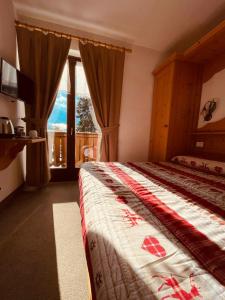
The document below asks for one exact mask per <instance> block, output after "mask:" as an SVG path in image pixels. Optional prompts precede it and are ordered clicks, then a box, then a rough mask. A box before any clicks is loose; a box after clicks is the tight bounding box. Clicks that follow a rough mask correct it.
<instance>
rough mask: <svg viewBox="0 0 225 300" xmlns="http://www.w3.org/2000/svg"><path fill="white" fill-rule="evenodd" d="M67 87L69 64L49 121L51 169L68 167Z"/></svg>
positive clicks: (64, 71) (65, 68)
mask: <svg viewBox="0 0 225 300" xmlns="http://www.w3.org/2000/svg"><path fill="white" fill-rule="evenodd" d="M67 86H68V63H66V64H65V67H64V70H63V74H62V78H61V81H60V85H59V89H58V93H57V97H56V101H55V104H54V107H53V110H52V113H51V115H50V117H49V119H48V149H49V164H50V168H66V167H67V93H68V92H67Z"/></svg>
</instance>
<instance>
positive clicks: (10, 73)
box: [0, 58, 35, 103]
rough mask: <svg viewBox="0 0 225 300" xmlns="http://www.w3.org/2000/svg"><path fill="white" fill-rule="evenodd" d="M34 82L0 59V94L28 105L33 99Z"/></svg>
mask: <svg viewBox="0 0 225 300" xmlns="http://www.w3.org/2000/svg"><path fill="white" fill-rule="evenodd" d="M34 89H35V86H34V82H33V81H32V80H31V79H30V78H28V77H27V76H25V75H24V74H23V73H22V72H20V71H19V70H17V69H16V68H15V67H14V66H12V65H11V64H9V63H8V62H7V61H6V60H4V59H3V58H1V62H0V92H1V93H2V94H5V95H7V96H10V97H12V98H14V99H19V100H22V101H24V102H26V103H30V102H31V101H32V100H33V99H34Z"/></svg>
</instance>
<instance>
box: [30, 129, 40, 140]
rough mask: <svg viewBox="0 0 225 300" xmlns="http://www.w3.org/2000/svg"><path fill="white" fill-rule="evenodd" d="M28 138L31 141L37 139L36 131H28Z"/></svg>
mask: <svg viewBox="0 0 225 300" xmlns="http://www.w3.org/2000/svg"><path fill="white" fill-rule="evenodd" d="M29 137H30V138H32V139H35V138H37V137H38V133H37V130H30V131H29Z"/></svg>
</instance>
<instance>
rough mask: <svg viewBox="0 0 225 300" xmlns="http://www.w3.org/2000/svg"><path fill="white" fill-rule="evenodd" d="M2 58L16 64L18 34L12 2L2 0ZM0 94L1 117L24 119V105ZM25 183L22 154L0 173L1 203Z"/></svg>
mask: <svg viewBox="0 0 225 300" xmlns="http://www.w3.org/2000/svg"><path fill="white" fill-rule="evenodd" d="M0 56H1V57H4V58H5V59H6V60H8V61H9V62H10V63H11V64H13V65H15V64H16V33H15V28H14V11H13V7H12V3H11V1H10V0H0ZM9 100H10V98H8V97H6V96H3V95H1V94H0V116H8V117H9V118H11V119H12V121H13V122H14V123H17V121H18V118H19V117H24V105H23V103H19V101H17V102H14V103H12V102H10V101H9ZM23 181H24V167H23V158H22V154H20V155H19V156H18V157H17V159H16V160H14V161H13V162H12V164H11V165H10V166H9V167H8V168H7V169H5V170H2V171H0V187H1V190H0V201H2V200H3V199H4V198H5V197H7V196H8V195H9V194H10V193H11V192H13V191H14V190H15V189H16V188H17V187H18V186H20V185H21V184H22V183H23Z"/></svg>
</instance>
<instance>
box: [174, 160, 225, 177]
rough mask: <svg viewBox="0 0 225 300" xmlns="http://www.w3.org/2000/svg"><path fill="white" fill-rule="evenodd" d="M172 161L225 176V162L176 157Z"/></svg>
mask: <svg viewBox="0 0 225 300" xmlns="http://www.w3.org/2000/svg"><path fill="white" fill-rule="evenodd" d="M171 161H172V162H175V163H178V164H179V165H183V166H186V167H189V168H192V169H197V170H201V171H204V172H208V173H213V174H217V175H223V176H225V162H220V161H215V160H209V159H204V158H198V157H194V156H175V157H173V158H172V159H171Z"/></svg>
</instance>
